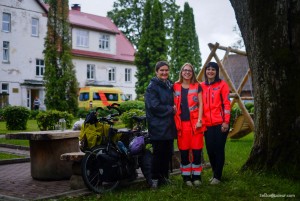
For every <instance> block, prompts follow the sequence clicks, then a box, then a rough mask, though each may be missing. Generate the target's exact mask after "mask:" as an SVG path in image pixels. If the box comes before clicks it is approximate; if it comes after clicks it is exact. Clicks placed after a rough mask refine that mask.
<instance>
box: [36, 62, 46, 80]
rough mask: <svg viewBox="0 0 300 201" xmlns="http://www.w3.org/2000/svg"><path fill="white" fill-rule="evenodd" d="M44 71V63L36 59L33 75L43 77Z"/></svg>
mask: <svg viewBox="0 0 300 201" xmlns="http://www.w3.org/2000/svg"><path fill="white" fill-rule="evenodd" d="M44 71H45V62H44V60H42V59H36V62H35V75H36V76H43V75H44Z"/></svg>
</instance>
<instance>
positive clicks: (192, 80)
mask: <svg viewBox="0 0 300 201" xmlns="http://www.w3.org/2000/svg"><path fill="white" fill-rule="evenodd" d="M185 66H189V67H191V69H192V78H191V84H194V83H197V82H198V80H197V79H196V73H195V70H194V67H193V65H192V64H190V63H185V64H183V66H182V67H181V69H180V72H179V79H178V80H177V82H180V83H182V82H183V77H182V71H183V68H184V67H185Z"/></svg>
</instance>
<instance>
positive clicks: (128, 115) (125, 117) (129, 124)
mask: <svg viewBox="0 0 300 201" xmlns="http://www.w3.org/2000/svg"><path fill="white" fill-rule="evenodd" d="M143 115H145V111H143V110H139V109H131V110H129V111H126V112H124V113H123V114H122V115H121V117H120V119H121V120H122V122H123V123H124V124H125V127H126V128H130V129H132V128H133V127H134V126H136V122H134V120H133V119H132V117H133V116H143Z"/></svg>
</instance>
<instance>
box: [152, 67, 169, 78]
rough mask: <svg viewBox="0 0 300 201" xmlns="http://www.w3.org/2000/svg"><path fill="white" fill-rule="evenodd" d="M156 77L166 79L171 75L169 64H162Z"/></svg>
mask: <svg viewBox="0 0 300 201" xmlns="http://www.w3.org/2000/svg"><path fill="white" fill-rule="evenodd" d="M155 74H156V77H158V78H159V79H161V80H163V81H166V80H167V79H168V77H169V67H168V66H167V65H164V66H161V67H160V68H159V69H158V70H157V71H156V72H155Z"/></svg>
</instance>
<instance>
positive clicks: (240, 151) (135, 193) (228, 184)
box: [59, 134, 300, 201]
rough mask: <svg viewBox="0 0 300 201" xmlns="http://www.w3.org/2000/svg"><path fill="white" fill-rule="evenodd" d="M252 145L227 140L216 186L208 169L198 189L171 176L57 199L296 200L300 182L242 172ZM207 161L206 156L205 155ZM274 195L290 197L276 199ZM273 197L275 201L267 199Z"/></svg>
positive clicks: (299, 195)
mask: <svg viewBox="0 0 300 201" xmlns="http://www.w3.org/2000/svg"><path fill="white" fill-rule="evenodd" d="M252 143H253V134H249V135H247V136H245V137H244V138H242V139H239V140H230V139H228V141H227V144H226V162H225V167H224V172H223V181H222V183H221V184H220V185H217V186H211V185H209V182H208V180H209V178H210V177H211V175H212V173H211V169H205V170H204V171H203V172H202V180H203V184H202V185H201V186H200V187H199V188H195V187H192V188H191V187H187V186H185V185H183V182H182V178H181V176H180V175H174V176H171V180H172V184H171V185H169V186H163V187H161V188H159V189H158V190H151V189H149V188H147V186H146V184H145V183H144V182H143V183H142V184H141V183H139V184H135V185H130V186H127V187H120V188H119V189H117V190H115V191H113V192H111V193H107V194H103V195H96V194H92V195H90V196H84V197H79V198H62V199H59V200H77V201H79V200H89V201H92V200H105V201H119V200H120V201H125V200H132V201H153V200H154V201H165V200H171V201H185V200H186V201H201V200H208V201H210V200H216V201H219V200H220V201H240V200H250V201H251V200H300V191H299V189H300V182H299V181H293V180H288V179H285V178H281V177H279V176H276V175H272V174H262V173H259V172H249V171H247V172H242V171H241V170H240V169H241V166H242V165H243V164H244V163H245V161H246V160H247V157H248V155H249V153H250V150H251V146H252ZM205 158H206V159H207V156H206V155H205ZM278 196H291V197H290V198H287V197H286V198H285V199H283V198H278ZM271 197H276V198H271Z"/></svg>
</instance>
